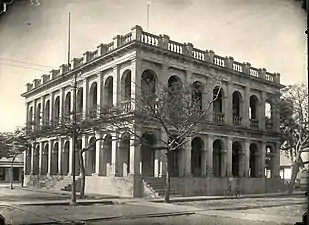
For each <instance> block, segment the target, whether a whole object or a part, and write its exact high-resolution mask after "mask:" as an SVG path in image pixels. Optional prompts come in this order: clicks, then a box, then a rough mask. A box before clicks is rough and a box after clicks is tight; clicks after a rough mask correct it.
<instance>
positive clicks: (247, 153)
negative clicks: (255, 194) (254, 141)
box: [241, 138, 250, 177]
mask: <svg viewBox="0 0 309 225" xmlns="http://www.w3.org/2000/svg"><path fill="white" fill-rule="evenodd" d="M242 161H243V171H242V172H243V173H242V174H241V175H242V176H243V177H248V176H249V163H250V139H249V138H246V140H245V147H244V152H243V160H242Z"/></svg>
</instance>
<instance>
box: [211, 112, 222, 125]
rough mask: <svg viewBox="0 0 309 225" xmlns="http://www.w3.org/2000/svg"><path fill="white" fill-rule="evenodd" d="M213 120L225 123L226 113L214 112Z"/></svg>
mask: <svg viewBox="0 0 309 225" xmlns="http://www.w3.org/2000/svg"><path fill="white" fill-rule="evenodd" d="M213 121H214V122H215V123H224V114H223V113H216V114H214V117H213Z"/></svg>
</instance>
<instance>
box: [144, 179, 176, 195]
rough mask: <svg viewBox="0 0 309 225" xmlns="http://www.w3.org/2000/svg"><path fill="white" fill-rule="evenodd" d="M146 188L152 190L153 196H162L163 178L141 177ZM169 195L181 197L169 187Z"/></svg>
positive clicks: (164, 186) (163, 188)
mask: <svg viewBox="0 0 309 225" xmlns="http://www.w3.org/2000/svg"><path fill="white" fill-rule="evenodd" d="M143 181H144V184H145V186H146V188H147V189H148V190H149V191H150V192H152V197H153V198H164V196H165V191H166V183H165V178H162V177H147V178H144V179H143ZM170 197H181V195H179V194H178V193H177V191H176V190H175V189H172V188H171V189H170Z"/></svg>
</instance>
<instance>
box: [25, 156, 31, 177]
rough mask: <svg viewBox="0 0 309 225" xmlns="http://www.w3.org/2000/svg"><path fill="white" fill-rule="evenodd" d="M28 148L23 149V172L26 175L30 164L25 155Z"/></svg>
mask: <svg viewBox="0 0 309 225" xmlns="http://www.w3.org/2000/svg"><path fill="white" fill-rule="evenodd" d="M27 153H28V150H26V151H24V174H25V175H28V173H27V171H28V168H29V166H30V165H28V157H27Z"/></svg>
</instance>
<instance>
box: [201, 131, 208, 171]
mask: <svg viewBox="0 0 309 225" xmlns="http://www.w3.org/2000/svg"><path fill="white" fill-rule="evenodd" d="M203 142H204V146H203V147H204V148H203V149H202V159H201V160H202V163H201V164H202V165H201V176H202V177H206V176H207V137H206V135H204V136H203Z"/></svg>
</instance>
